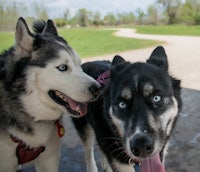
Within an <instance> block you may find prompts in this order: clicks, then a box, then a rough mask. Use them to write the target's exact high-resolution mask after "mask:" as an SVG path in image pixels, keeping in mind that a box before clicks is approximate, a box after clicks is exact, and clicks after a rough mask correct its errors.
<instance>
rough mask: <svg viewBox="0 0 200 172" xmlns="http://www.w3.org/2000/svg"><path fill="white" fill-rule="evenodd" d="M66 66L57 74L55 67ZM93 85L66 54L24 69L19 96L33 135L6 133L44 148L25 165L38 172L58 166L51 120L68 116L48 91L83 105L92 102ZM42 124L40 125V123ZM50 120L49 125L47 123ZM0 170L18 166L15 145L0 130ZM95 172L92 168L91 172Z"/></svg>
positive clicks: (10, 171)
mask: <svg viewBox="0 0 200 172" xmlns="http://www.w3.org/2000/svg"><path fill="white" fill-rule="evenodd" d="M61 64H67V65H68V68H69V70H68V71H66V72H61V71H59V70H58V69H57V68H56V67H57V66H58V65H61ZM92 84H97V83H96V81H95V80H94V79H92V78H91V77H90V76H88V75H86V74H85V73H83V71H82V69H81V67H80V60H79V59H78V57H76V56H74V57H70V56H69V54H68V53H67V52H66V51H61V52H60V53H59V58H57V59H56V60H53V61H51V63H49V64H47V66H46V67H44V68H40V67H30V68H29V69H28V70H27V83H26V88H27V92H26V93H25V94H24V95H22V96H21V97H20V98H21V101H22V104H23V110H24V111H25V112H26V113H27V115H30V116H32V117H33V118H34V120H33V121H32V122H31V121H30V123H31V125H32V127H33V131H34V133H33V134H32V135H28V134H25V133H21V132H20V131H17V130H15V129H12V128H11V129H10V130H9V133H10V134H12V135H13V136H15V137H17V138H18V139H20V140H23V141H24V142H25V143H26V144H27V145H28V146H30V147H33V148H34V147H39V146H45V151H44V152H42V153H41V154H40V155H39V156H38V157H37V159H35V160H33V161H31V162H30V163H28V164H35V165H36V168H37V171H38V172H56V171H57V170H58V164H59V142H60V138H59V137H58V136H57V133H56V127H55V124H54V123H53V121H54V120H56V119H59V118H60V117H61V115H62V114H64V113H65V114H66V113H67V114H69V113H68V112H67V110H66V109H65V108H64V107H63V106H61V105H58V104H57V103H55V102H54V101H53V100H52V99H51V98H50V97H49V95H48V91H49V90H50V89H53V90H59V91H61V92H63V93H64V94H66V95H67V96H69V97H70V98H72V99H74V100H76V101H79V102H80V101H81V102H87V101H90V100H91V99H93V98H94V97H93V95H92V94H91V93H90V91H89V89H88V88H89V86H91V85H92ZM42 121H43V122H42ZM51 121H52V122H51ZM0 140H1V141H0V152H1V156H0V171H2V172H3V171H6V172H15V171H16V169H17V166H18V162H17V157H16V154H15V153H16V147H17V143H14V142H13V141H12V140H11V138H10V136H9V134H8V133H4V132H3V131H1V130H0ZM89 151H90V155H87V157H89V156H90V159H91V162H90V164H92V163H94V162H93V160H92V159H93V150H88V152H89ZM95 170H96V172H97V169H96V168H95V165H94V166H92V168H91V170H90V171H91V172H95Z"/></svg>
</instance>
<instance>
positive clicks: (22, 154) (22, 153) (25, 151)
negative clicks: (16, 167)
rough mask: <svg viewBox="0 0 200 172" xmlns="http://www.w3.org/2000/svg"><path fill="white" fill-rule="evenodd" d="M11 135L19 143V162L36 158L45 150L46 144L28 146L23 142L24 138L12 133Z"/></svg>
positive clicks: (17, 153)
mask: <svg viewBox="0 0 200 172" xmlns="http://www.w3.org/2000/svg"><path fill="white" fill-rule="evenodd" d="M10 137H11V139H12V140H13V141H14V142H15V143H18V145H17V148H16V156H17V158H18V164H20V165H21V164H25V163H27V162H30V161H32V160H34V159H36V158H37V157H38V156H39V155H40V154H41V153H42V152H44V151H45V147H44V146H40V147H37V148H31V147H29V146H27V145H26V144H25V143H23V141H22V140H19V139H18V138H16V137H14V136H12V135H11V136H10Z"/></svg>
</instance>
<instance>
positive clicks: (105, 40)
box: [0, 28, 158, 58]
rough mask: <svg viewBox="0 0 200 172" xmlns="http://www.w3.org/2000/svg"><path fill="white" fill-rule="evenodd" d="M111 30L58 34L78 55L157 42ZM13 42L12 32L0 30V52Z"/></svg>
mask: <svg viewBox="0 0 200 172" xmlns="http://www.w3.org/2000/svg"><path fill="white" fill-rule="evenodd" d="M113 32H114V31H113V30H100V29H94V28H77V29H61V30H59V34H60V35H61V36H62V37H64V38H65V39H66V40H67V42H68V43H69V45H70V46H71V47H73V48H74V49H75V50H76V51H77V52H78V54H79V56H80V57H82V58H84V57H92V56H98V55H104V54H109V53H118V52H122V51H126V50H131V49H138V48H144V47H148V46H152V45H156V44H157V43H158V42H156V41H151V40H139V39H130V38H121V37H115V36H113V35H112V34H113ZM13 44H14V33H1V32H0V52H2V51H4V50H6V49H7V48H8V47H10V46H12V45H13Z"/></svg>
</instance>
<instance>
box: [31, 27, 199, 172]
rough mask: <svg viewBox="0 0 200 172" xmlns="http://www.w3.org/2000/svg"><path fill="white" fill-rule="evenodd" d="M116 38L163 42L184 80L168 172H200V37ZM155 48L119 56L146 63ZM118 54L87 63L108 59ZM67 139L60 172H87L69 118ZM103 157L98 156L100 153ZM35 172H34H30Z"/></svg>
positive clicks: (126, 31)
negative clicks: (181, 107)
mask: <svg viewBox="0 0 200 172" xmlns="http://www.w3.org/2000/svg"><path fill="white" fill-rule="evenodd" d="M115 35H116V36H123V37H130V38H140V39H152V40H159V41H163V42H164V43H163V46H164V47H165V50H166V53H167V55H168V59H169V66H170V73H171V74H173V75H174V76H175V77H178V78H179V79H181V80H182V87H183V91H182V98H183V109H182V111H181V114H180V116H179V120H178V122H177V125H176V128H175V132H174V133H173V136H172V138H171V143H170V148H169V154H168V157H167V159H166V170H167V172H200V37H188V36H159V35H143V34H137V33H135V31H134V30H132V29H120V30H118V31H117V32H116V33H115ZM154 48H155V46H154V47H150V48H145V49H138V50H132V51H126V52H121V53H118V54H119V55H121V56H122V57H124V58H126V59H127V60H129V61H131V62H135V61H145V60H146V59H147V58H148V57H149V55H150V54H151V52H152V51H153V49H154ZM114 55H115V54H109V55H104V56H98V57H94V58H90V59H84V60H83V62H85V61H92V60H97V59H98V60H101V59H108V60H112V58H113V57H114ZM64 119H65V121H66V126H65V127H66V131H67V132H66V136H65V137H64V138H63V149H62V159H61V164H60V170H59V171H60V172H85V164H84V157H83V150H82V147H81V144H80V140H79V139H78V136H77V135H76V133H75V131H74V129H73V126H71V124H70V122H69V121H70V119H69V118H68V117H65V118H64ZM96 156H97V158H98V157H99V155H98V153H97V154H96ZM28 171H30V172H32V171H33V170H32V169H30V170H28Z"/></svg>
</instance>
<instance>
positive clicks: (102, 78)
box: [96, 70, 110, 86]
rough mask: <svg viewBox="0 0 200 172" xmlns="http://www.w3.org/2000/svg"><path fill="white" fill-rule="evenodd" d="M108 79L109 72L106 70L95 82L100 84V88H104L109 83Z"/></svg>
mask: <svg viewBox="0 0 200 172" xmlns="http://www.w3.org/2000/svg"><path fill="white" fill-rule="evenodd" d="M109 78H110V70H107V71H105V72H103V73H102V74H100V75H99V76H98V78H97V79H96V80H97V82H98V83H99V84H101V86H104V85H106V84H107V83H108V82H109Z"/></svg>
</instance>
